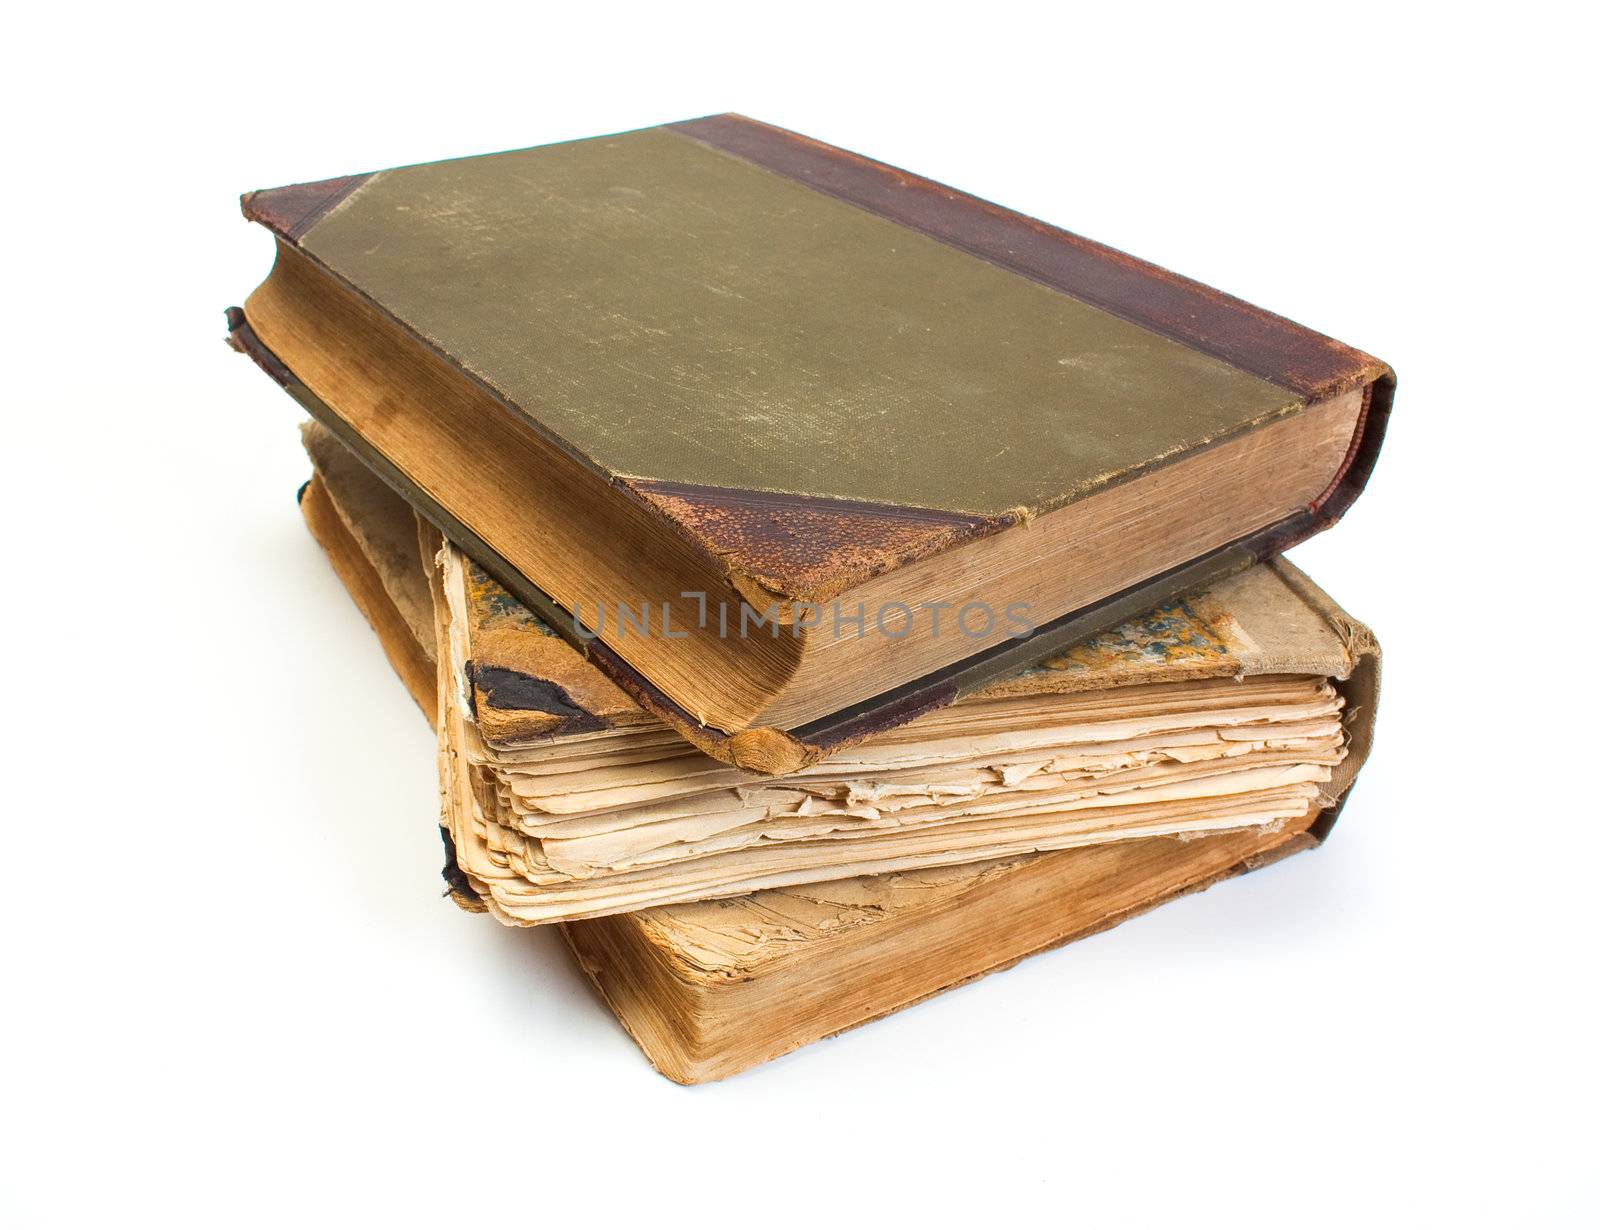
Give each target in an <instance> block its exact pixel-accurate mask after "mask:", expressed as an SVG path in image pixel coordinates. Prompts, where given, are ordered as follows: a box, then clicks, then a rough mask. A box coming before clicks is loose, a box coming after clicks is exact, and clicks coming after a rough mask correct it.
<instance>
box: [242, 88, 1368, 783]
mask: <svg viewBox="0 0 1600 1230" xmlns="http://www.w3.org/2000/svg"><path fill="white" fill-rule="evenodd" d="M244 209H245V213H246V215H247V216H248V217H250V218H252V219H254V220H255V221H258V222H260V223H262V224H264V225H266V226H267V227H269V228H270V229H271V230H272V231H273V233H274V234H275V235H276V237H277V241H278V256H277V261H276V264H275V266H274V269H273V271H272V273H271V275H270V276H269V277H268V279H267V281H266V282H265V283H264V284H263V285H262V286H261V287H260V288H259V289H258V290H257V291H256V292H255V293H254V294H253V295H251V297H250V298H249V299H248V301H247V302H246V304H245V306H244V308H243V310H242V311H240V310H237V309H236V310H234V311H233V312H231V313H230V320H231V324H232V330H233V338H234V340H235V343H236V344H237V345H238V346H239V347H240V348H241V349H243V350H245V351H247V352H248V353H250V354H251V355H252V356H253V357H254V358H255V359H256V360H257V361H258V362H259V363H260V364H261V365H262V366H263V367H264V368H265V369H266V370H267V371H268V372H269V373H271V374H272V375H273V376H274V377H275V378H276V379H277V380H278V381H279V382H280V383H282V384H283V385H284V386H285V387H286V388H288V389H289V390H290V391H291V392H292V393H293V394H294V395H295V397H296V398H297V399H298V400H299V401H300V402H301V403H302V404H303V405H304V406H306V408H307V409H309V410H310V411H311V412H312V413H313V414H314V415H315V416H316V417H318V418H320V419H322V420H323V421H324V422H325V423H326V424H328V425H329V426H330V427H331V428H333V430H334V431H335V432H337V433H338V434H339V435H340V436H341V437H342V438H343V439H344V440H345V441H346V442H347V443H348V444H349V445H351V447H353V448H354V449H356V450H357V451H358V452H359V453H360V455H361V456H362V457H363V458H364V459H365V460H366V461H367V462H368V463H369V464H370V465H371V466H372V467H373V468H374V469H375V470H376V471H377V472H379V473H380V474H381V475H382V476H383V477H384V478H385V479H386V480H387V481H388V482H390V483H391V484H393V485H394V486H395V487H396V488H397V489H398V490H399V491H401V492H402V493H403V494H404V495H405V496H406V497H407V498H408V499H409V500H411V502H412V503H413V504H414V505H415V506H416V507H418V508H419V509H420V510H422V511H423V512H424V513H425V515H426V516H427V517H428V518H429V519H430V520H432V521H433V522H434V523H435V524H436V525H438V526H439V527H440V528H441V529H442V530H444V531H445V532H446V533H447V534H449V536H450V537H451V538H452V539H453V540H454V541H456V542H458V543H460V544H461V545H462V546H463V547H464V548H465V549H466V550H468V551H469V552H470V553H471V554H472V555H473V557H474V558H476V559H477V560H478V561H479V562H480V563H481V564H483V565H484V566H485V567H486V568H488V569H489V571H490V572H491V574H492V575H494V576H495V578H496V579H497V580H498V581H499V582H500V583H501V584H503V585H504V586H506V587H507V588H508V589H509V590H510V591H511V592H512V593H514V594H515V595H516V596H517V597H518V598H519V599H520V600H521V601H523V602H524V603H525V604H527V605H528V606H529V607H530V608H532V609H534V610H537V611H538V612H539V613H540V614H541V615H542V616H543V617H544V618H545V619H546V621H547V622H548V623H549V624H550V626H551V627H552V628H555V629H557V630H558V631H560V632H561V633H562V634H563V635H565V636H568V637H570V638H571V639H573V640H574V642H575V643H577V644H579V645H580V646H581V647H582V649H583V651H584V653H585V654H586V655H587V656H588V657H589V659H590V660H591V661H593V662H594V663H595V664H596V665H598V666H599V667H600V668H601V669H602V670H604V671H605V672H606V673H607V674H608V675H609V676H610V677H611V678H613V679H614V680H615V681H616V682H617V684H618V685H619V686H620V687H621V688H622V689H623V690H624V691H626V692H627V693H628V694H629V696H631V697H632V698H633V699H634V700H635V701H637V702H638V703H640V704H642V705H643V706H645V707H646V708H647V709H649V710H650V711H651V712H653V713H655V714H656V715H657V716H658V717H659V718H661V719H663V720H665V721H667V722H669V723H671V724H672V725H673V726H674V727H676V728H677V729H678V731H679V732H680V733H681V734H683V735H684V736H685V737H687V738H689V739H690V740H691V741H693V742H694V743H696V744H697V745H698V746H700V747H701V748H702V749H704V750H706V751H708V752H710V753H711V754H712V755H714V756H717V757H719V758H721V759H724V760H728V761H732V762H733V763H735V764H737V765H739V766H741V767H744V768H749V769H754V770H757V771H761V772H772V773H778V772H789V771H792V770H794V769H796V768H799V767H802V766H804V765H807V764H811V763H814V762H816V761H817V760H819V759H820V758H822V757H823V756H825V755H829V754H831V753H832V752H834V751H836V750H837V749H839V748H841V747H843V746H847V745H849V744H850V743H852V742H855V741H858V740H859V739H861V738H863V737H865V736H867V735H870V734H872V733H874V732H877V731H882V730H884V729H887V728H889V727H892V726H894V725H896V724H898V723H902V722H904V721H907V720H910V719H911V718H913V717H915V716H916V715H918V714H920V713H925V712H927V711H929V710H930V709H933V708H936V707H939V706H942V705H946V704H949V703H951V702H953V701H954V700H956V699H958V698H959V697H960V696H962V695H964V694H966V693H968V692H970V691H971V690H972V689H973V688H975V687H978V686H981V685H982V684H983V683H984V682H985V681H987V680H989V679H992V678H994V677H995V676H996V675H998V674H1000V673H1003V672H1004V671H1006V670H1009V669H1011V668H1013V667H1014V666H1015V665H1016V664H1017V663H1019V662H1022V661H1028V660H1033V659H1037V658H1038V657H1040V656H1041V655H1042V654H1044V653H1047V652H1049V651H1050V650H1051V648H1053V647H1058V646H1061V645H1064V644H1067V643H1069V642H1071V641H1074V640H1078V639H1081V638H1082V637H1083V636H1084V635H1086V634H1088V633H1090V632H1092V631H1095V630H1097V629H1099V628H1103V627H1106V626H1109V625H1111V624H1113V623H1115V622H1117V621H1118V620H1120V619H1123V618H1126V617H1127V616H1128V615H1131V614H1134V613H1136V612H1138V611H1141V610H1144V609H1147V608H1149V607H1150V606H1152V605H1154V604H1155V603H1156V602H1157V601H1159V600H1162V599H1165V598H1167V597H1170V596H1171V595H1173V594H1175V593H1179V592H1183V591H1185V590H1189V589H1193V588H1195V587H1196V586H1198V585H1201V584H1203V583H1208V582H1210V581H1213V580H1216V579H1218V578H1219V577H1221V576H1223V575H1226V574H1227V573H1229V572H1233V571H1237V570H1239V569H1240V568H1242V567H1245V566H1247V565H1248V564H1250V563H1252V562H1254V561H1256V560H1258V559H1261V558H1264V557H1267V556H1269V555H1271V554H1273V553H1275V552H1276V551H1278V550H1280V549H1281V548H1283V547H1284V546H1286V545H1288V544H1290V543H1293V542H1295V541H1298V540H1299V539H1301V538H1303V537H1305V536H1306V535H1308V534H1310V533H1313V532H1316V531H1317V530H1319V529H1321V528H1323V527H1325V526H1326V525H1328V524H1331V523H1332V522H1333V521H1334V520H1335V519H1336V518H1337V517H1338V516H1339V515H1340V514H1341V513H1342V512H1343V510H1344V509H1345V508H1346V507H1347V506H1348V505H1349V503H1350V501H1351V500H1352V499H1353V498H1354V497H1355V495H1356V494H1357V492H1358V491H1359V489H1360V487H1361V486H1362V484H1363V483H1364V482H1365V480H1366V477H1367V475H1368V473H1369V471H1370V470H1371V467H1372V464H1373V461H1374V458H1375V455H1376V452H1377V448H1378V443H1379V440H1380V439H1381V436H1382V431H1383V426H1384V422H1385V419H1386V416H1387V413H1388V408H1389V403H1390V399H1391V395H1392V388H1393V377H1392V374H1391V373H1390V371H1389V369H1388V368H1387V367H1386V366H1385V365H1384V364H1382V363H1380V362H1378V361H1377V360H1375V359H1373V358H1371V357H1370V356H1368V355H1365V354H1362V353H1360V352H1358V351H1355V350H1352V349H1350V348H1349V347H1346V346H1344V345H1341V344H1339V343H1337V342H1334V341H1332V340H1330V339H1328V338H1326V337H1323V336H1321V335H1319V334H1316V333H1313V332H1311V331H1309V330H1307V329H1304V328H1302V327H1300V326H1298V325H1295V324H1292V323H1291V322H1289V321H1286V320H1283V319H1282V318H1280V317H1277V316H1273V315H1271V314H1270V313H1267V312H1263V311H1261V310H1259V309H1257V308H1254V307H1251V306H1249V305H1247V304H1244V303H1242V302H1240V301H1238V300H1236V299H1232V298H1230V297H1228V296H1226V295H1222V294H1220V293H1218V292H1216V291H1212V290H1209V289H1207V288H1205V287H1203V286H1200V285H1198V284H1196V283H1194V282H1191V281H1189V280H1187V279H1184V278H1181V277H1178V276H1176V275H1174V274H1171V273H1168V272H1166V271H1164V270H1161V269H1157V268H1155V267H1154V266H1151V265H1148V264H1145V263H1144V262H1141V261H1137V260H1134V259H1132V258H1130V257H1127V256H1125V255H1123V254H1121V253H1117V252H1113V251H1111V250H1109V249H1106V248H1103V247H1101V246H1099V245H1097V244H1093V243H1090V242H1088V241H1087V240H1084V239H1082V238H1080V237H1078V236H1076V235H1072V234H1070V233H1068V232H1065V231H1061V230H1058V229H1056V228H1054V227H1051V226H1047V225H1045V224H1043V223H1040V222H1037V221H1034V220H1032V219H1029V218H1025V217H1022V216H1021V215H1018V214H1015V213H1012V212H1011V211H1008V210H1005V209H1002V208H1000V207H998V206H995V205H991V204H989V203H987V202H984V201H981V200H978V199H976V198H974V197H970V196H967V195H965V194H962V193H959V192H955V191H953V190H951V189H949V188H945V187H942V186H940V185H938V184H934V183H931V182H929V181H927V180H923V179H920V178H918V177H916V176H913V175H909V174H907V173H905V172H902V171H898V170H896V169H894V168H891V167H887V166H884V165H883V164H881V163H876V162H873V161H870V160H868V159H865V158H861V157H859V156H857V155H854V154H850V153H847V152H845V151H842V150H838V149H835V148H833V147H830V146H826V145H822V144H820V143H818V142H815V141H811V140H808V139H806V138H804V137H800V136H797V135H795V134H793V133H789V132H786V131H783V130H781V129H776V128H772V127H770V126H767V125H764V124H760V123H757V122H755V121H752V120H747V119H744V118H741V117H738V116H715V117H710V118H707V119H701V120H694V121H689V122H685V123H677V124H669V125H665V126H663V127H659V128H651V129H645V130H642V131H638V132H630V133H624V134H622V135H619V136H611V137H602V138H596V139H593V140H588V141H576V142H570V143H566V144H561V145H553V146H546V147H542V148H536V149H528V150H519V151H513V152H509V153H502V154H493V155H488V156H483V157H475V158H464V159H460V160H456V161H449V162H440V163H433V164H428V165H424V166H413V167H403V168H399V169H395V170H389V171H381V172H377V173H375V174H367V175H354V176H349V177H345V178H341V179H337V180H330V181H325V182H322V183H316V184H300V185H295V186H292V187H288V188H279V189H273V190H268V191H262V192H254V193H250V194H247V195H246V197H245V198H244Z"/></svg>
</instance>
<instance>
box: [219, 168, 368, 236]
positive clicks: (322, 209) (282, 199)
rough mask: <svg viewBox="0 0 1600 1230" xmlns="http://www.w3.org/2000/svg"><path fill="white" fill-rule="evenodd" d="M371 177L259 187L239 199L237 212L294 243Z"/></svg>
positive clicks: (340, 178)
mask: <svg viewBox="0 0 1600 1230" xmlns="http://www.w3.org/2000/svg"><path fill="white" fill-rule="evenodd" d="M371 178H372V173H367V174H362V175H341V176H338V177H336V178H334V179H322V180H316V181H314V182H311V183H305V184H288V185H286V186H284V187H282V188H261V189H257V190H256V191H254V192H246V193H244V194H243V195H242V196H241V197H240V198H239V211H240V212H241V213H243V214H244V216H245V217H246V218H248V219H249V220H250V221H252V222H259V223H261V225H262V226H265V227H266V228H267V229H268V230H270V231H272V232H273V234H275V235H278V236H280V237H282V238H283V239H287V240H288V241H290V242H291V243H298V242H299V241H300V240H301V239H303V238H304V237H305V234H306V232H307V231H309V230H310V229H311V228H312V227H313V226H315V225H316V224H317V223H318V222H320V221H322V219H323V218H325V217H327V216H328V214H329V213H330V212H332V211H333V209H334V208H335V207H336V206H338V205H339V203H340V202H342V201H344V200H345V199H346V198H347V197H349V195H350V194H351V193H352V192H354V191H355V190H356V189H357V188H359V187H361V185H362V184H364V183H366V182H367V181H368V180H369V179H371Z"/></svg>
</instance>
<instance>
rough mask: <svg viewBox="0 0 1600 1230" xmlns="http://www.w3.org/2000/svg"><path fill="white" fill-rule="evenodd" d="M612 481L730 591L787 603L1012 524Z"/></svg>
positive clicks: (859, 503)
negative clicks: (737, 588)
mask: <svg viewBox="0 0 1600 1230" xmlns="http://www.w3.org/2000/svg"><path fill="white" fill-rule="evenodd" d="M617 481H618V483H619V484H620V485H621V486H622V487H623V488H624V489H626V490H627V491H628V492H629V494H631V495H632V496H633V497H634V498H635V499H637V500H639V501H640V502H641V503H643V504H644V505H645V506H646V507H647V508H649V510H650V511H651V512H653V513H654V514H656V515H657V516H660V517H662V518H664V519H665V520H667V521H668V522H669V523H671V524H672V525H673V526H674V527H675V528H676V529H677V531H678V532H679V533H681V534H683V535H684V536H686V537H687V538H688V539H689V540H690V542H692V543H693V544H694V545H695V546H696V547H698V548H699V549H700V550H701V551H704V552H706V553H707V554H709V555H712V556H714V557H715V558H716V559H717V560H718V561H719V562H720V564H721V566H722V567H723V568H724V570H725V571H727V572H728V573H729V575H730V577H732V578H733V580H734V581H735V583H736V584H738V583H739V582H741V581H743V582H747V583H750V584H751V585H753V586H754V587H755V588H756V589H758V590H759V591H761V592H762V593H764V594H768V595H771V596H773V597H775V598H778V599H787V600H789V601H794V602H826V601H830V600H831V599H833V598H835V597H837V596H838V595H839V594H840V593H841V592H843V591H844V590H845V589H848V588H849V587H850V586H852V585H856V584H859V583H861V582H862V581H865V580H868V579H870V578H871V577H875V576H879V575H882V574H883V573H886V572H892V571H893V570H895V569H896V568H901V567H904V566H905V565H907V564H910V563H913V562H915V561H917V560H921V559H926V558H927V557H928V556H930V555H934V554H937V553H939V552H941V551H944V550H947V549H948V548H950V547H952V546H955V545H956V544H957V543H959V542H964V541H966V540H967V539H970V538H975V537H981V536H984V535H987V534H990V533H993V532H995V531H997V530H1000V529H1003V528H1005V527H1006V526H1009V525H1011V524H1013V523H1015V522H1016V521H1017V520H1018V518H1019V514H1017V513H1015V512H1007V513H1002V514H999V515H994V516H990V515H982V514H972V513H961V512H949V511H945V510H943V509H930V508H912V507H902V506H898V505H893V504H878V503H872V502H868V501H863V500H853V499H842V498H838V497H834V496H826V495H796V494H789V493H783V492H770V491H756V490H745V489H740V488H724V487H706V486H699V485H696V484H691V483H677V482H669V481H666V480H662V479H653V478H619V479H618V480H617ZM741 588H744V587H743V586H741Z"/></svg>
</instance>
